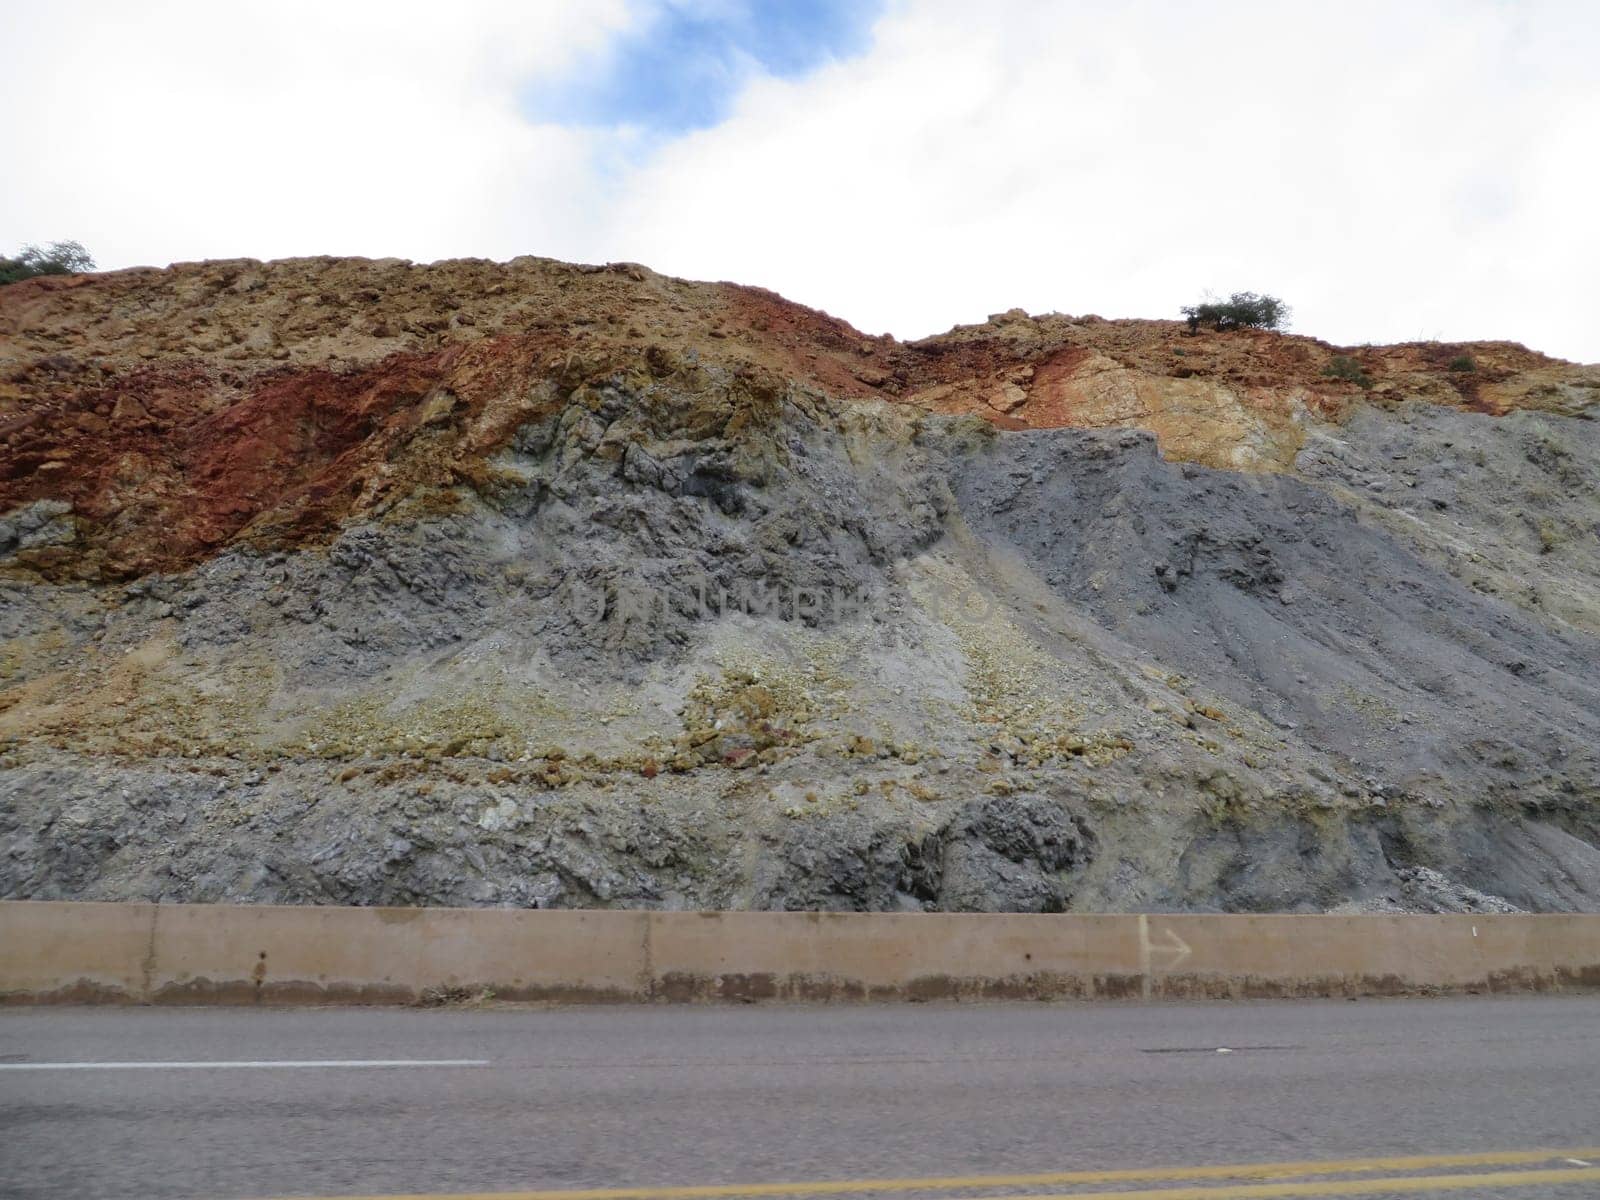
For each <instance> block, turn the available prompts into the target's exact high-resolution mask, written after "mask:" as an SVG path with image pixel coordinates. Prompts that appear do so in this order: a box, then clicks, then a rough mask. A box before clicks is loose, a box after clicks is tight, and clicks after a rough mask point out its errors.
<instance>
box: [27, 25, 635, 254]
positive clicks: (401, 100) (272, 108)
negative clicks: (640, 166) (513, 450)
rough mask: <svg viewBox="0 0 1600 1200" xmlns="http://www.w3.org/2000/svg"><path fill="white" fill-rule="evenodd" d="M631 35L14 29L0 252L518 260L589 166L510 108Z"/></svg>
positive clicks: (569, 141)
mask: <svg viewBox="0 0 1600 1200" xmlns="http://www.w3.org/2000/svg"><path fill="white" fill-rule="evenodd" d="M627 19H628V18H627V12H626V8H625V5H624V4H623V3H622V0H599V2H596V0H588V2H586V3H585V4H583V5H568V4H562V3H559V2H557V0H547V2H545V3H539V4H521V3H516V2H514V0H505V2H477V3H452V4H437V3H433V4H425V3H415V2H411V3H385V4H382V5H376V4H372V5H359V6H357V5H346V4H341V3H338V2H334V0H324V2H321V3H306V2H295V3H250V4H239V5H232V4H217V3H207V2H205V0H198V2H193V3H165V4H149V5H130V4H123V3H116V2H107V3H66V4H59V5H56V4H51V5H45V4H34V5H32V6H24V7H13V8H9V9H8V10H6V12H5V13H4V15H3V16H0V21H3V22H4V23H5V26H6V28H5V30H4V32H5V34H6V35H7V36H6V37H5V38H4V40H5V41H7V42H8V43H9V44H10V45H11V46H13V47H16V48H18V49H17V50H16V51H14V52H12V53H9V54H8V56H7V58H8V63H7V71H6V73H5V76H4V77H3V79H0V104H3V110H0V111H3V112H4V114H5V116H4V117H3V118H0V148H3V152H4V155H5V161H6V163H7V164H8V170H7V176H8V178H7V183H6V186H5V188H4V189H3V190H0V236H3V237H4V238H6V239H7V240H8V241H17V242H20V241H30V240H31V241H39V240H53V239H55V238H59V237H73V238H76V239H78V240H79V241H82V242H84V243H85V244H86V245H88V246H89V247H90V249H91V250H93V251H94V252H95V253H96V254H97V255H98V257H99V259H100V261H101V263H102V265H106V266H125V265H129V264H133V263H152V262H154V263H165V262H167V261H171V260H173V259H183V258H198V257H226V256H230V255H241V254H248V255H252V256H256V257H274V256H280V255H289V254H317V253H332V254H370V255H386V254H400V255H406V256H410V257H417V258H434V257H441V256H445V255H462V254H495V253H521V252H524V251H525V250H526V249H527V248H528V243H529V242H530V241H538V240H542V239H550V238H554V237H556V236H558V235H559V234H560V231H562V230H563V229H565V228H566V227H567V226H570V225H572V224H573V223H575V222H576V223H581V221H582V220H583V219H584V218H585V216H586V211H587V210H586V208H585V206H584V205H583V204H582V203H581V202H580V203H573V202H572V201H571V199H570V198H571V197H572V196H573V194H574V193H576V192H579V191H582V190H583V189H584V188H585V187H586V186H588V181H589V179H590V167H589V147H588V144H587V141H588V139H586V138H585V137H583V136H582V135H579V134H576V133H572V132H569V131H565V130H560V129H554V128H541V127H536V126H533V125H531V124H529V123H528V122H527V121H526V120H524V119H523V118H522V116H521V115H520V112H519V108H518V93H519V90H520V88H521V87H522V86H523V83H524V82H525V81H526V79H528V78H529V77H530V76H531V75H534V74H537V73H539V72H543V71H551V70H555V69H557V68H559V67H560V66H561V65H563V64H564V63H565V62H567V61H569V60H570V59H571V58H573V57H575V56H577V55H579V54H581V53H583V52H584V51H586V50H590V49H592V48H594V47H595V46H597V45H599V44H602V43H603V42H604V40H605V39H606V38H607V37H608V36H609V35H610V34H611V33H612V32H613V31H614V30H616V29H617V28H620V27H621V26H622V25H623V24H624V23H625V22H626V20H627ZM544 226H548V227H547V228H545V227H544Z"/></svg>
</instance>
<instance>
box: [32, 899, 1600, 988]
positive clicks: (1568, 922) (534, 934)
mask: <svg viewBox="0 0 1600 1200" xmlns="http://www.w3.org/2000/svg"><path fill="white" fill-rule="evenodd" d="M1578 988H1583V989H1589V988H1596V989H1600V915H1577V916H1566V915H1559V916H1348V917H1346V916H1337V917H1336V916H1209V915H1207V916H1199V915H1182V916H1160V915H1149V916H1145V915H1140V914H1129V915H1091V914H1066V915H1059V916H1034V915H1018V914H968V913H941V914H931V913H930V914H915V913H909V914H900V913H764V912H740V913H732V912H730V913H664V912H622V911H563V912H531V911H521V910H510V909H438V908H403V909H402V908H318V907H275V906H266V905H260V906H234V905H202V904H197V905H154V904H93V903H65V902H62V903H57V902H35V901H6V902H0V1003H10V1004H27V1003H50V1002H65V1003H156V1004H163V1003H165V1004H217V1003H220V1004H260V1003H280V1004H281V1003H288V1004H307V1003H310V1004H316V1003H357V1004H363V1003H414V1002H417V1001H419V1000H426V999H428V998H429V997H438V998H449V997H466V996H473V995H479V994H482V993H485V992H487V993H492V994H493V996H494V997H495V998H497V999H504V1000H537V1001H558V1002H621V1001H667V1002H671V1001H716V1000H937V999H1001V998H1005V999H1060V998H1084V999H1090V998H1117V999H1123V998H1135V999H1137V998H1144V999H1159V998H1247V997H1268V996H1345V995H1404V994H1415V993H1445V992H1465V991H1483V992H1499V991H1535V990H1540V991H1542V990H1554V989H1578Z"/></svg>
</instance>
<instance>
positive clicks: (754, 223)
mask: <svg viewBox="0 0 1600 1200" xmlns="http://www.w3.org/2000/svg"><path fill="white" fill-rule="evenodd" d="M0 45H3V46H5V47H6V53H5V58H6V63H7V65H6V69H5V71H4V72H3V73H0V162H3V163H4V164H5V173H4V182H3V184H0V253H4V252H10V251H12V250H14V249H15V248H16V247H18V246H20V245H21V244H23V243H28V242H35V243H42V242H49V241H54V240H58V239H63V238H73V239H76V240H78V241H80V242H82V243H84V244H85V245H86V246H87V247H88V248H89V249H90V250H91V252H93V253H94V254H95V256H96V258H97V259H98V261H99V263H100V265H101V267H102V268H117V267H124V266H132V265H147V264H154V265H164V264H166V263H168V262H174V261H187V260H194V259H201V258H226V257H242V256H249V257H256V258H276V257H283V256H289V255H305V254H362V255H369V256H372V257H385V256H398V257H402V258H409V259H413V260H416V261H419V262H426V261H432V260H435V259H439V258H449V257H459V256H476V257H487V258H495V259H507V258H511V257H514V256H516V255H519V254H537V255H542V256H546V257H552V258H560V259H567V260H571V261H580V262H611V261H631V262H641V263H645V264H646V265H648V266H651V267H653V268H655V269H656V270H659V271H663V272H666V273H669V274H674V275H682V276H686V277H689V278H696V279H731V280H736V281H738V282H741V283H750V284H757V285H760V286H763V287H769V288H772V289H774V290H776V291H779V292H781V293H783V294H784V295H786V296H788V297H789V298H791V299H794V300H798V301H800V302H802V303H805V304H809V305H813V306H815V307H818V308H822V309H825V310H827V311H828V312H830V313H833V314H834V315H836V316H840V317H843V318H845V319H846V320H848V321H850V322H851V323H852V324H854V325H856V326H857V327H858V328H860V329H863V330H864V331H866V332H869V333H880V332H889V333H893V334H895V335H897V336H900V337H920V336H924V335H927V334H930V333H935V332H940V331H943V330H945V329H947V328H949V327H950V326H952V325H955V324H961V323H971V322H976V321H982V320H984V319H985V318H986V317H987V316H988V315H989V314H990V313H995V312H1000V311H1003V310H1006V309H1010V308H1014V307H1021V308H1025V309H1027V310H1028V311H1030V312H1035V313H1042V312H1066V313H1072V314H1080V315H1081V314H1086V313H1097V314H1099V315H1101V316H1106V317H1129V316H1143V317H1175V316H1176V315H1177V310H1178V308H1179V307H1180V306H1181V305H1184V304H1189V303H1193V302H1195V301H1196V300H1199V299H1201V298H1202V297H1203V296H1205V295H1206V294H1208V293H1209V294H1217V295H1225V294H1227V293H1229V292H1233V291H1240V290H1249V291H1262V292H1269V293H1271V294H1273V295H1276V296H1280V297H1282V298H1283V299H1284V300H1286V301H1287V302H1288V303H1289V304H1290V305H1291V306H1292V308H1293V319H1292V323H1291V328H1292V329H1293V330H1294V331H1296V332H1299V333H1306V334H1311V335H1313V336H1317V337H1321V338H1324V339H1327V340H1329V341H1332V342H1335V343H1339V344H1343V345H1354V344H1360V343H1363V342H1390V341H1409V340H1415V339H1423V338H1436V339H1441V340H1447V341H1454V340H1466V339H1473V338H1509V339H1512V340H1516V341H1521V342H1524V343H1526V344H1528V345H1530V346H1532V347H1534V348H1535V349H1539V350H1543V351H1545V352H1547V353H1551V354H1555V355H1558V356H1560V357H1564V358H1571V359H1576V360H1578V361H1583V362H1596V361H1600V221H1597V220H1596V218H1595V215H1594V213H1595V211H1596V210H1600V201H1597V199H1596V197H1600V155H1597V154H1596V152H1595V148H1596V145H1597V144H1600V69H1597V67H1596V64H1597V63H1600V5H1597V4H1594V3H1592V0H1571V2H1562V0H1548V2H1544V0H1408V2H1407V3H1404V4H1393V3H1367V2H1366V0H1347V2H1345V3H1340V4H1327V3H1322V2H1317V3H1310V2H1307V3H1300V2H1298V0H1273V2H1261V3H1255V2H1241V3H1234V2H1231V0H1217V2H1216V3H1210V4H1205V5H1195V4H1190V3H1181V2H1178V0H1172V2H1166V3H1157V2H1140V0H1134V2H1132V3H1118V4H1110V3H1103V2H1101V0H1085V2H1081V3H1080V2H1074V0H1055V2H1050V0H987V2H986V3H984V4H981V5H980V4H974V3H972V2H971V0H884V2H882V3H869V2H863V3H849V2H847V0H788V2H783V0H767V2H764V3H763V2H758V0H583V2H582V3H577V2H571V3H557V2H554V0H524V2H515V0H451V2H450V3H441V2H438V0H434V2H430V3H421V2H415V0H386V2H384V3H370V4H369V3H363V2H360V0H338V2H334V0H317V2H315V3H303V2H300V0H272V2H257V0H240V2H238V3H231V4H218V3H216V2H215V0H205V2H203V3H194V2H188V0H183V2H169V3H145V4H137V5H135V4H129V3H125V2H114V3H113V2H101V0H50V2H48V3H46V2H44V0H6V2H5V3H4V4H0Z"/></svg>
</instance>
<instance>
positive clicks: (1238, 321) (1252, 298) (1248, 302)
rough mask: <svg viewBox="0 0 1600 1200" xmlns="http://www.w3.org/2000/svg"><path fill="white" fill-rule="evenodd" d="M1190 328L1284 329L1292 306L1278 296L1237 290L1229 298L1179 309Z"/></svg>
mask: <svg viewBox="0 0 1600 1200" xmlns="http://www.w3.org/2000/svg"><path fill="white" fill-rule="evenodd" d="M1179 311H1180V312H1182V313H1183V315H1184V318H1185V319H1186V320H1187V321H1188V322H1189V329H1190V331H1191V332H1192V331H1194V330H1196V329H1199V328H1200V326H1202V325H1209V326H1210V327H1211V328H1212V329H1246V328H1248V329H1281V328H1283V326H1284V324H1285V323H1286V322H1287V321H1288V320H1289V306H1288V305H1287V304H1285V303H1284V302H1283V301H1282V300H1279V299H1278V298H1277V297H1276V296H1266V295H1258V294H1257V293H1255V292H1235V293H1234V294H1233V295H1231V296H1229V297H1228V298H1227V299H1226V300H1206V301H1202V302H1201V303H1199V304H1189V305H1185V306H1184V307H1183V308H1181V309H1180V310H1179Z"/></svg>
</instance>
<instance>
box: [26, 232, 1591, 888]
mask: <svg viewBox="0 0 1600 1200" xmlns="http://www.w3.org/2000/svg"><path fill="white" fill-rule="evenodd" d="M0 339H3V340H0V896H7V897H31V898H50V897H81V898H115V897H130V898H132V897H137V898H165V899H172V900H185V899H186V900H222V899H249V900H279V901H301V902H319V901H320V902H343V903H449V904H514V905H541V906H550V905H557V906H577V905H627V906H671V907H684V906H702V907H724V908H727V907H732V908H738V907H807V908H812V907H816V908H862V909H921V908H933V909H963V910H985V909H989V910H1007V911H1061V910H1067V909H1080V910H1094V909H1132V908H1174V909H1183V908H1192V909H1229V910H1233V909H1237V910H1252V911H1260V910H1291V911H1309V910H1321V909H1328V908H1334V907H1344V908H1354V909H1370V910H1373V911H1394V910H1405V909H1417V910H1427V911H1450V910H1459V911H1493V910H1497V909H1503V908H1507V907H1514V908H1524V909H1532V910H1564V909H1596V908H1600V849H1597V848H1596V847H1597V845H1600V806H1597V800H1600V760H1597V757H1596V749H1595V747H1596V746H1597V745H1600V430H1597V427H1596V424H1595V423H1594V421H1593V420H1592V419H1591V418H1592V415H1593V413H1594V412H1595V407H1596V406H1595V402H1596V399H1597V398H1600V370H1597V369H1596V368H1592V367H1590V368H1585V367H1576V366H1573V365H1571V364H1566V363H1560V362H1556V361H1553V360H1550V359H1547V358H1544V357H1542V356H1540V355H1537V354H1534V353H1532V352H1529V351H1527V350H1524V349H1522V348H1521V347H1518V346H1512V345H1507V344H1501V343H1480V344H1473V345H1467V346H1438V345H1412V346H1396V347H1379V348H1367V349H1360V350H1352V351H1348V352H1347V353H1348V354H1349V355H1350V356H1352V357H1354V358H1355V359H1357V360H1358V362H1359V364H1360V367H1361V369H1362V371H1363V372H1364V373H1365V374H1366V375H1367V376H1368V377H1369V378H1370V379H1371V381H1372V386H1371V387H1370V389H1363V388H1361V387H1358V386H1357V385H1356V384H1353V383H1348V382H1341V381H1339V380H1336V379H1333V378H1329V377H1328V376H1326V375H1324V374H1323V373H1322V372H1323V368H1324V367H1325V366H1326V365H1327V364H1328V363H1329V362H1330V361H1332V359H1333V357H1334V355H1335V354H1336V353H1338V352H1337V351H1336V350H1335V349H1334V348H1333V347H1330V346H1326V345H1324V344H1322V343H1319V342H1315V341H1312V340H1310V339H1306V338H1298V337H1290V336H1284V335H1276V334H1267V333H1254V332H1248V331H1241V332H1231V333H1223V334H1216V333H1200V334H1195V335H1191V334H1190V333H1189V332H1188V331H1187V330H1186V329H1185V327H1184V326H1183V325H1182V324H1181V323H1179V322H1154V321H1138V322H1107V321H1102V320H1100V319H1098V318H1093V317H1088V318H1076V319H1074V318H1068V317H1062V316H1049V317H1043V318H1029V317H1027V316H1026V315H1025V314H1021V313H1009V314H1003V315H1001V316H999V317H996V318H993V319H991V321H990V322H989V323H988V324H986V325H983V326H977V327H970V328H964V329H958V330H955V331H953V332H951V333H950V334H947V335H944V336H942V337H939V338H933V339H929V340H927V341H924V342H919V343H911V344H901V343H897V342H894V341H893V340H890V339H884V338H869V337H865V336H863V335H861V334H859V333H857V332H856V331H854V330H852V329H850V328H849V327H848V326H846V325H844V324H843V323H841V322H838V321H834V320H832V319H831V318H828V317H826V316H824V315H822V314H819V313H815V312H812V311H810V310H807V309H803V308H800V307H798V306H794V305H790V304H788V303H786V302H784V301H782V300H781V299H779V298H778V297H775V296H773V295H771V294H770V293H765V292H759V291H755V290H752V289H747V288H739V287H734V286H731V285H720V284H718V285H709V284H689V283H684V282H682V281H678V280H671V279H666V278H663V277H661V276H658V275H655V274H654V273H652V272H649V271H647V270H645V269H644V268H640V267H635V266H631V265H622V266H613V267H609V268H603V269H593V268H580V267H572V266H567V265H565V264H560V263H551V262H546V261H540V260H531V259H524V260H517V261H516V262H513V263H511V264H506V265H497V264H492V263H484V262H458V263H444V264H438V265H435V266H432V267H417V266H412V265H410V264H405V263H399V262H377V263H373V262H365V261H360V260H300V261H290V262H281V263H267V264H263V263H254V262H229V263H209V264H199V265H192V266H180V267H175V268H172V269H170V270H167V271H132V272H121V273H117V274H112V275H103V276H86V277H71V278H45V279H37V280H32V281H28V282H25V283H21V284H16V285H12V286H10V287H6V288H4V289H0Z"/></svg>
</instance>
